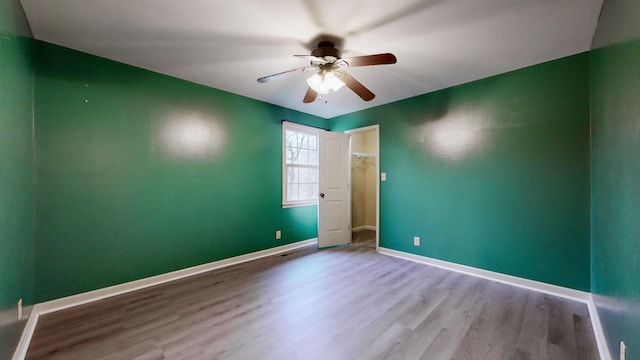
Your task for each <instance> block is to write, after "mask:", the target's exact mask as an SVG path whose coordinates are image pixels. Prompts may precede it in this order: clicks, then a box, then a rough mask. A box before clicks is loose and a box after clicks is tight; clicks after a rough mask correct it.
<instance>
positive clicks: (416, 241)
mask: <svg viewBox="0 0 640 360" xmlns="http://www.w3.org/2000/svg"><path fill="white" fill-rule="evenodd" d="M413 245H414V246H420V236H414V237H413Z"/></svg>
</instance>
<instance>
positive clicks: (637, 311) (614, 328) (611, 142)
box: [591, 0, 640, 359]
mask: <svg viewBox="0 0 640 360" xmlns="http://www.w3.org/2000/svg"><path fill="white" fill-rule="evenodd" d="M638 19H640V2H638V1H635V0H622V1H605V4H604V7H603V9H602V13H601V15H600V21H599V24H598V29H597V32H596V36H595V38H594V44H593V47H594V50H592V51H591V116H592V125H591V128H592V130H591V131H592V145H591V146H592V147H591V169H592V170H591V181H592V189H591V201H592V214H591V257H592V261H591V264H592V265H591V289H592V292H593V296H594V299H595V303H596V306H597V309H598V314H599V317H600V320H601V323H602V325H603V329H604V332H605V335H606V338H607V343H608V345H609V351H610V352H611V354H612V358H614V359H618V358H619V342H620V341H621V340H624V341H625V343H626V345H627V359H640V22H639V21H638Z"/></svg>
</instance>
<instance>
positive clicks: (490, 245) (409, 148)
mask: <svg viewBox="0 0 640 360" xmlns="http://www.w3.org/2000/svg"><path fill="white" fill-rule="evenodd" d="M588 76H589V55H588V54H587V53H582V54H578V55H575V56H571V57H567V58H563V59H560V60H556V61H552V62H548V63H544V64H540V65H536V66H532V67H529V68H525V69H522V70H518V71H514V72H510V73H507V74H502V75H499V76H495V77H491V78H487V79H483V80H479V81H475V82H472V83H469V84H465V85H462V86H457V87H453V88H450V89H445V90H442V91H438V92H434V93H430V94H426V95H422V96H418V97H415V98H411V99H407V100H403V101H399V102H395V103H392V104H388V105H384V106H380V107H376V108H373V109H369V110H364V111H359V112H357V113H354V114H349V115H345V116H341V117H337V118H334V119H331V124H332V129H333V130H345V129H351V128H356V127H361V126H366V125H371V124H380V162H381V163H380V164H381V169H380V171H381V172H386V173H387V181H386V182H382V183H381V186H380V192H381V194H380V211H381V213H380V245H381V246H382V247H386V248H390V249H394V250H399V251H405V252H409V253H413V254H418V255H423V256H428V257H432V258H436V259H440V260H445V261H450V262H454V263H458V264H464V265H469V266H473V267H478V268H482V269H486V270H491V271H496V272H500V273H504V274H510V275H514V276H519V277H523V278H527V279H532V280H537V281H542V282H546V283H550V284H555V285H560V286H565V287H569V288H573V289H577V290H583V291H589V289H590V283H589V266H590V258H589V80H588ZM413 236H420V237H421V238H422V246H421V247H414V246H413Z"/></svg>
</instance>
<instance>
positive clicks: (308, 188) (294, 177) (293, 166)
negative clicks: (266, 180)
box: [282, 121, 320, 207]
mask: <svg viewBox="0 0 640 360" xmlns="http://www.w3.org/2000/svg"><path fill="white" fill-rule="evenodd" d="M318 131H320V130H318V129H316V128H312V127H309V126H304V125H298V124H294V123H290V122H287V121H283V122H282V206H283V207H291V206H299V205H312V204H317V203H318Z"/></svg>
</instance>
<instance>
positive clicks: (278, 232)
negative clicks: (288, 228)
mask: <svg viewBox="0 0 640 360" xmlns="http://www.w3.org/2000/svg"><path fill="white" fill-rule="evenodd" d="M280 239H282V232H281V231H280V230H278V231H276V240H280Z"/></svg>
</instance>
